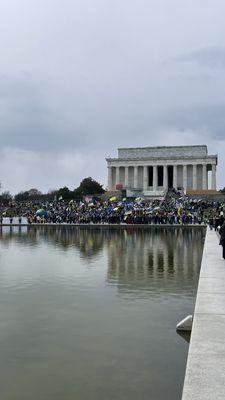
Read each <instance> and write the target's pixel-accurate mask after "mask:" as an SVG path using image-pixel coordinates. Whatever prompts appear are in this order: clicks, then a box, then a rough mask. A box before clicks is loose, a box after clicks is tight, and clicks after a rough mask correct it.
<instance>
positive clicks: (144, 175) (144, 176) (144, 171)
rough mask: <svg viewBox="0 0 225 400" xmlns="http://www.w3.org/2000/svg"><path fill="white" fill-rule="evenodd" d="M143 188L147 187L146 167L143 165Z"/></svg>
mask: <svg viewBox="0 0 225 400" xmlns="http://www.w3.org/2000/svg"><path fill="white" fill-rule="evenodd" d="M143 189H144V190H147V189H148V167H147V165H145V166H144V167H143Z"/></svg>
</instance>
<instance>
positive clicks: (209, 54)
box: [170, 47, 225, 69]
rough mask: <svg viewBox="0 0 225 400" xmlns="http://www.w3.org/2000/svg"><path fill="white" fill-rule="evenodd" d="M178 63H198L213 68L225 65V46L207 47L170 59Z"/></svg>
mask: <svg viewBox="0 0 225 400" xmlns="http://www.w3.org/2000/svg"><path fill="white" fill-rule="evenodd" d="M170 61H171V62H176V63H186V62H189V63H197V64H199V65H200V66H201V67H202V66H203V67H208V68H211V69H215V68H223V67H225V47H206V48H202V49H197V50H194V51H191V52H190V53H186V54H181V55H179V56H177V57H174V58H172V59H171V60H170Z"/></svg>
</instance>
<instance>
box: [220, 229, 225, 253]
mask: <svg viewBox="0 0 225 400" xmlns="http://www.w3.org/2000/svg"><path fill="white" fill-rule="evenodd" d="M219 234H220V244H221V245H222V247H223V258H224V259H225V222H224V223H223V225H222V226H221V228H220V230H219Z"/></svg>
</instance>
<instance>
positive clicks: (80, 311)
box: [0, 226, 204, 400]
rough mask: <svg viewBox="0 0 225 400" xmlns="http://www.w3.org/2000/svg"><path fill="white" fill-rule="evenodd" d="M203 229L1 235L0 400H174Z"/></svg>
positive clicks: (43, 230)
mask: <svg viewBox="0 0 225 400" xmlns="http://www.w3.org/2000/svg"><path fill="white" fill-rule="evenodd" d="M203 237H204V231H203V230H202V229H200V228H197V227H196V228H178V227H176V228H162V227H159V228H153V227H149V228H148V227H146V228H144V227H143V228H139V227H132V226H130V227H126V228H120V227H111V228H108V227H100V226H99V227H95V226H93V227H88V226H82V227H68V228H66V227H60V226H56V227H20V228H18V227H11V228H10V227H4V228H2V230H0V315H1V318H0V372H1V373H0V394H1V400H28V399H29V400H31V399H32V400H75V399H76V400H145V399H146V400H165V399H169V400H176V399H180V397H181V393H182V385H183V379H184V373H185V364H186V357H187V352H188V343H187V342H186V341H185V340H184V339H183V338H182V337H181V336H179V335H177V333H176V330H175V327H176V324H177V322H178V321H179V320H180V319H182V318H183V317H184V316H186V315H187V314H190V313H192V312H193V309H194V303H195V296H196V290H197V283H198V276H199V269H200V263H201V257H202V250H203Z"/></svg>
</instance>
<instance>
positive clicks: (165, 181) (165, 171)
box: [163, 165, 168, 190]
mask: <svg viewBox="0 0 225 400" xmlns="http://www.w3.org/2000/svg"><path fill="white" fill-rule="evenodd" d="M163 189H164V190H168V167H167V165H163Z"/></svg>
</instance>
